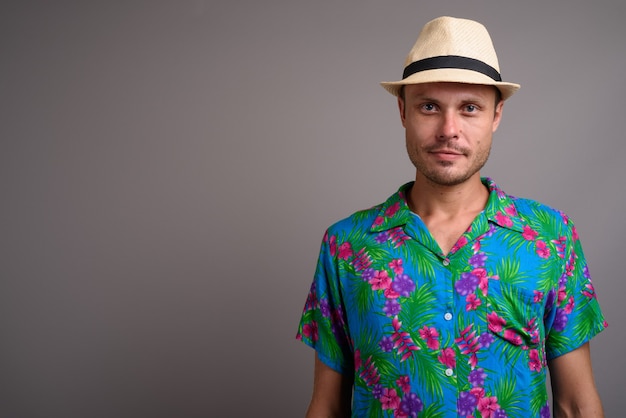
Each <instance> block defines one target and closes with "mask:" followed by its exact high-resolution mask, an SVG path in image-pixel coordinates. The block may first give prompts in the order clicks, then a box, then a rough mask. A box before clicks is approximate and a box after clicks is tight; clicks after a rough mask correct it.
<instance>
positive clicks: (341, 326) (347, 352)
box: [296, 231, 354, 374]
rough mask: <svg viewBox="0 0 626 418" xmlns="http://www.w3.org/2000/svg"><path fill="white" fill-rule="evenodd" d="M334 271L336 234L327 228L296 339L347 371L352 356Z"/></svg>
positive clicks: (348, 371)
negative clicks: (332, 233)
mask: <svg viewBox="0 0 626 418" xmlns="http://www.w3.org/2000/svg"><path fill="white" fill-rule="evenodd" d="M337 272H338V268H337V245H336V236H335V235H331V234H330V232H329V231H327V232H326V234H325V235H324V239H323V241H322V245H321V249H320V254H319V259H318V262H317V267H316V271H315V276H314V279H313V283H312V285H311V289H310V291H309V294H308V296H307V299H306V303H305V306H304V310H303V313H302V317H301V319H300V324H299V327H298V333H297V335H296V338H297V339H298V340H301V341H302V342H303V343H305V344H306V345H308V346H310V347H312V348H313V349H315V350H316V351H317V354H318V356H319V358H320V360H321V361H322V362H323V363H324V364H326V365H327V366H328V367H330V368H332V369H334V370H336V371H337V372H339V373H342V374H350V373H352V371H353V364H354V359H353V357H352V354H351V353H352V350H351V344H350V338H349V334H348V329H347V322H346V316H345V307H344V305H343V298H342V295H341V283H340V278H339V276H338V273H337Z"/></svg>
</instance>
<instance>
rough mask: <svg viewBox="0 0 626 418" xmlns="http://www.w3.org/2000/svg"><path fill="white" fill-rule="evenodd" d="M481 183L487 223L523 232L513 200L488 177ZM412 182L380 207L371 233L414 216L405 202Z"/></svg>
mask: <svg viewBox="0 0 626 418" xmlns="http://www.w3.org/2000/svg"><path fill="white" fill-rule="evenodd" d="M481 180H482V183H483V184H484V185H485V186H487V188H488V189H489V199H488V200H487V205H486V206H485V209H484V210H483V213H484V214H485V215H486V217H487V219H488V220H489V222H492V223H494V224H496V225H499V226H501V227H502V228H507V229H510V230H513V231H518V232H523V230H524V222H523V221H522V219H521V218H520V216H519V214H518V212H517V207H516V206H515V198H514V197H512V196H509V195H507V194H506V193H504V191H503V190H502V189H500V188H499V187H498V186H497V185H496V183H495V182H494V181H493V180H492V179H491V178H489V177H483V178H482V179H481ZM413 183H414V182H408V183H406V184H404V185H402V186H401V187H400V188H399V189H398V191H397V192H396V193H394V194H393V195H391V196H390V197H389V198H388V199H387V200H386V201H385V202H384V203H383V204H382V205H381V206H379V207H380V210H379V211H378V215H377V216H376V218H375V219H374V222H373V223H372V227H371V231H372V232H382V231H386V230H389V229H393V228H396V227H398V226H404V225H406V224H407V223H409V222H410V221H411V219H412V217H413V216H414V214H413V213H412V212H411V209H409V205H408V204H407V202H406V192H407V190H409V189H410V188H411V186H412V185H413Z"/></svg>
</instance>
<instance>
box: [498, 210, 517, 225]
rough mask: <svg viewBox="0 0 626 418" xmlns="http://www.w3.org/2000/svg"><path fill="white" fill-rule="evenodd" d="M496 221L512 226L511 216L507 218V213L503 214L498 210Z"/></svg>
mask: <svg viewBox="0 0 626 418" xmlns="http://www.w3.org/2000/svg"><path fill="white" fill-rule="evenodd" d="M496 222H497V223H498V224H500V225H502V226H508V227H511V226H513V221H512V220H511V218H509V217H508V216H507V215H505V214H503V213H502V212H500V211H498V213H496Z"/></svg>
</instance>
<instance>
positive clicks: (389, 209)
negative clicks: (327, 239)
mask: <svg viewBox="0 0 626 418" xmlns="http://www.w3.org/2000/svg"><path fill="white" fill-rule="evenodd" d="M408 185H410V183H407V184H404V185H402V186H401V187H400V188H399V189H397V191H396V192H395V193H393V194H392V195H390V196H389V197H388V198H387V199H386V200H385V201H383V202H381V203H378V204H376V205H374V206H370V207H369V208H367V209H360V210H357V211H355V212H353V213H352V214H350V215H349V216H346V217H344V218H343V219H340V220H339V221H337V222H335V223H333V224H332V225H331V226H330V227H329V228H328V231H329V232H333V233H341V232H351V231H355V230H360V231H369V230H370V229H371V228H372V227H373V226H374V225H376V222H377V221H378V220H380V219H381V218H382V217H385V216H387V215H390V214H392V213H396V212H397V211H398V209H399V208H400V207H404V206H406V203H405V200H404V197H403V196H404V190H406V188H407V187H408Z"/></svg>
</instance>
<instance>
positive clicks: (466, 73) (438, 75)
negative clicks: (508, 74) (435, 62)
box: [380, 68, 520, 100]
mask: <svg viewBox="0 0 626 418" xmlns="http://www.w3.org/2000/svg"><path fill="white" fill-rule="evenodd" d="M445 82H447V83H464V84H482V85H486V86H495V87H497V88H498V90H500V92H501V93H502V100H506V99H508V98H509V97H511V96H512V95H513V93H515V92H516V91H517V90H519V88H520V85H519V84H515V83H506V82H503V81H495V80H493V79H491V78H489V77H488V76H486V75H484V74H482V73H479V72H476V71H472V70H464V69H459V68H437V69H434V70H426V71H420V72H418V73H415V74H412V75H410V76H409V77H407V78H405V79H404V80H400V81H383V82H382V83H380V85H381V86H383V88H384V89H385V90H387V91H388V92H389V93H391V94H393V95H394V96H399V95H400V89H401V88H402V86H406V85H408V84H424V83H445Z"/></svg>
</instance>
